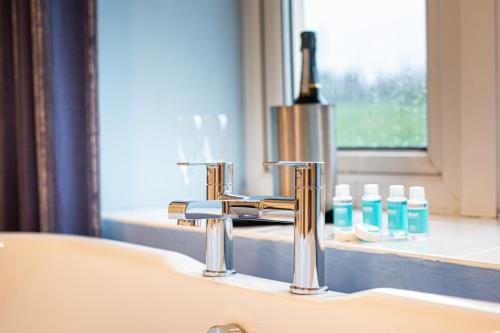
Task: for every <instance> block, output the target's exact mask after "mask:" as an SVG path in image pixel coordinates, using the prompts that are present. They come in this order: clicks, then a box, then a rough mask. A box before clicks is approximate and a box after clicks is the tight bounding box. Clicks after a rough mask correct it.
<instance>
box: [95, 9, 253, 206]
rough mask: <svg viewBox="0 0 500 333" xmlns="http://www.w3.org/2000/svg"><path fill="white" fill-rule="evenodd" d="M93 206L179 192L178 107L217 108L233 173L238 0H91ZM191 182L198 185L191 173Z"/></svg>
mask: <svg viewBox="0 0 500 333" xmlns="http://www.w3.org/2000/svg"><path fill="white" fill-rule="evenodd" d="M98 3H99V7H98V39H99V59H98V60H99V112H100V148H101V151H100V153H101V154H100V158H101V189H102V191H101V196H102V210H103V211H112V210H122V209H131V208H139V207H153V206H156V207H158V206H166V205H167V203H168V202H169V201H171V200H174V199H182V198H185V197H186V195H187V189H186V186H185V184H184V182H183V180H182V177H181V173H180V171H179V170H178V169H177V167H176V166H175V162H176V161H177V159H178V156H177V148H176V138H175V134H174V133H175V125H176V121H175V119H176V116H177V115H180V114H218V113H225V114H226V115H227V116H228V118H229V127H228V131H229V132H228V137H229V138H231V140H228V142H227V144H226V147H227V155H226V157H227V158H228V159H229V160H232V161H234V162H235V168H236V172H235V176H236V177H235V185H236V187H239V185H240V184H241V183H242V177H241V176H242V175H243V174H244V170H243V156H244V155H243V124H242V121H243V111H242V83H241V60H240V59H241V38H240V35H241V34H240V8H239V6H240V3H239V1H238V0H210V1H207V0H184V1H176V0H147V1H141V0H99V1H98ZM193 186H194V187H195V188H200V189H201V188H203V179H202V177H200V176H199V177H198V178H197V180H196V184H194V185H193Z"/></svg>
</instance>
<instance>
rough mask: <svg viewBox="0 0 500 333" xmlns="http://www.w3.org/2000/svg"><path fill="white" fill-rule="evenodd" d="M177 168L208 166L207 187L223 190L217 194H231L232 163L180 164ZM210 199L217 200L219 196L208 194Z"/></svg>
mask: <svg viewBox="0 0 500 333" xmlns="http://www.w3.org/2000/svg"><path fill="white" fill-rule="evenodd" d="M177 166H180V167H191V166H206V167H207V186H218V187H221V189H217V190H215V192H217V193H219V194H221V193H231V191H232V186H233V163H232V162H178V163H177ZM208 196H209V197H208V199H212V200H213V199H217V198H218V194H216V193H212V194H208Z"/></svg>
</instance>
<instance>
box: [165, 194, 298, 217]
mask: <svg viewBox="0 0 500 333" xmlns="http://www.w3.org/2000/svg"><path fill="white" fill-rule="evenodd" d="M296 207H297V202H296V200H295V199H294V198H288V197H283V198H279V197H243V196H229V195H227V196H224V198H223V199H222V200H206V201H172V202H171V203H170V204H169V206H168V216H169V218H171V219H176V220H192V219H226V218H237V219H252V220H269V221H282V222H293V221H294V218H295V214H296Z"/></svg>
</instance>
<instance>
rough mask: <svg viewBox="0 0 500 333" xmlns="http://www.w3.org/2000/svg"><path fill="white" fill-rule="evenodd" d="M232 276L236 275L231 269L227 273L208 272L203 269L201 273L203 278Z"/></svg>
mask: <svg viewBox="0 0 500 333" xmlns="http://www.w3.org/2000/svg"><path fill="white" fill-rule="evenodd" d="M234 274H236V271H235V270H234V269H231V270H228V271H209V270H208V269H205V270H204V271H203V276H207V277H221V276H231V275H234Z"/></svg>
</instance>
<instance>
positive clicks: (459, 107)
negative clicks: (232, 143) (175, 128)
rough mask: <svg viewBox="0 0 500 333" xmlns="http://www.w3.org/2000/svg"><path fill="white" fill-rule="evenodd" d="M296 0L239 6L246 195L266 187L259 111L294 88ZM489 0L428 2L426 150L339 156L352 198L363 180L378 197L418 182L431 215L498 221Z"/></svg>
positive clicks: (493, 1)
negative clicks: (376, 189)
mask: <svg viewBox="0 0 500 333" xmlns="http://www.w3.org/2000/svg"><path fill="white" fill-rule="evenodd" d="M302 1H303V0H260V1H253V0H245V1H243V2H242V19H243V67H244V70H243V75H244V80H245V88H244V89H245V90H244V108H245V122H246V129H247V130H246V134H245V140H246V147H247V151H246V176H247V182H248V183H247V184H246V185H247V190H248V191H249V192H250V193H252V194H254V193H255V194H264V193H267V194H269V191H271V190H272V179H271V178H272V177H271V174H270V172H269V171H268V170H267V169H266V168H265V167H263V166H262V161H264V160H267V159H269V155H270V154H269V143H268V138H269V134H268V126H267V125H266V124H267V110H268V109H269V107H270V106H271V105H277V104H284V103H291V101H292V96H293V92H294V89H293V87H297V85H298V82H297V81H298V78H296V77H294V75H293V73H294V71H293V66H299V64H298V63H299V62H298V61H294V60H293V59H294V58H295V59H297V57H300V54H299V48H298V47H297V45H299V40H298V39H299V34H298V33H297V31H299V30H300V28H301V26H302V19H301V10H300V8H301V6H302ZM497 2H498V0H478V1H474V2H473V3H471V2H470V1H468V0H459V1H456V0H427V38H428V39H427V62H428V63H427V72H428V78H427V84H428V100H427V105H428V117H427V119H428V148H427V150H426V151H416V150H399V149H398V150H340V151H339V152H338V155H337V168H338V175H337V179H338V183H348V184H351V185H352V190H353V194H354V196H355V197H357V198H359V197H360V196H361V193H360V192H361V189H362V185H363V184H364V183H367V182H370V183H374V182H375V183H379V184H380V185H381V191H382V195H384V196H385V195H387V192H386V191H387V188H388V186H389V185H390V184H395V183H398V184H403V185H405V186H412V185H417V184H418V185H423V186H425V187H426V190H427V191H426V192H427V196H428V200H429V202H430V208H431V211H433V212H436V213H447V214H462V215H466V216H481V217H494V216H496V214H497V161H496V144H497V139H496V128H495V120H496V109H497V103H496V89H497V88H496V74H495V73H496V68H497V66H496V62H497V59H496V57H497V56H496V52H495V51H496V50H495V48H496V47H495V41H496V38H497V37H496V30H497V28H496V19H495V13H496V10H497V8H498V6H497ZM478 35H479V36H482V37H483V38H477V36H478ZM283 36H285V37H284V38H283ZM289 36H293V38H291V37H289ZM292 50H295V52H293V51H292ZM298 72H299V71H295V73H298ZM285 82H294V83H293V84H285ZM499 145H500V143H499ZM477 175H482V176H481V180H480V181H478V180H477ZM250 180H251V181H250ZM499 186H500V185H499ZM499 206H500V202H499Z"/></svg>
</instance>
